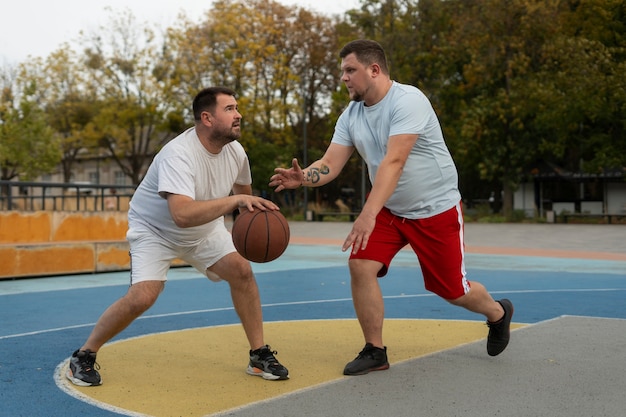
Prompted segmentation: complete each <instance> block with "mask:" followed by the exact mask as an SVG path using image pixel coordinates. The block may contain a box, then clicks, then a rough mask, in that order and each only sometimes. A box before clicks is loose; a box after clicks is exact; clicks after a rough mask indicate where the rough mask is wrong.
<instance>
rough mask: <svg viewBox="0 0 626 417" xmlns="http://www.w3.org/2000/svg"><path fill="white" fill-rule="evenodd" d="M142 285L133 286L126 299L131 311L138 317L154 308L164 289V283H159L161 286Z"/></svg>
mask: <svg viewBox="0 0 626 417" xmlns="http://www.w3.org/2000/svg"><path fill="white" fill-rule="evenodd" d="M141 284H142V283H139V284H135V285H133V286H132V287H131V289H130V290H129V291H128V293H127V294H126V299H127V301H128V304H129V306H130V309H131V310H132V311H133V313H134V314H136V315H139V314H141V313H143V312H144V311H146V310H148V309H149V308H150V307H152V306H153V305H154V303H155V302H156V300H157V298H159V295H160V294H161V291H163V288H164V284H163V283H162V282H160V283H159V284H160V285H144V286H142V285H141Z"/></svg>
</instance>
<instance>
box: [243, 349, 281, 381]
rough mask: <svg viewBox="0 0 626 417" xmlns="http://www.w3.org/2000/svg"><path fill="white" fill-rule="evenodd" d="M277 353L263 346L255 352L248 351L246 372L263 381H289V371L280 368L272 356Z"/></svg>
mask: <svg viewBox="0 0 626 417" xmlns="http://www.w3.org/2000/svg"><path fill="white" fill-rule="evenodd" d="M277 354H278V352H276V351H272V349H271V348H270V347H269V346H268V345H265V346H263V347H262V348H259V349H257V350H251V351H250V363H249V364H248V369H247V370H246V372H247V373H248V374H249V375H255V376H260V377H262V378H263V379H268V380H272V381H274V380H278V379H289V371H288V370H287V368H285V367H284V366H282V365H281V364H280V363H279V362H278V360H277V359H276V357H274V355H277Z"/></svg>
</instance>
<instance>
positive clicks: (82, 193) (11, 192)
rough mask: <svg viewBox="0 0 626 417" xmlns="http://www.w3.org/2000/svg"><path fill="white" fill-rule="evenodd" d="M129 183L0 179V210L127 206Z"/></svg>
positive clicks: (131, 189)
mask: <svg viewBox="0 0 626 417" xmlns="http://www.w3.org/2000/svg"><path fill="white" fill-rule="evenodd" d="M134 191H135V186H132V185H106V184H90V183H78V182H77V183H51V182H26V181H0V210H21V211H38V210H52V211H106V210H117V211H119V210H127V209H128V203H129V201H130V198H131V197H132V195H133V193H134Z"/></svg>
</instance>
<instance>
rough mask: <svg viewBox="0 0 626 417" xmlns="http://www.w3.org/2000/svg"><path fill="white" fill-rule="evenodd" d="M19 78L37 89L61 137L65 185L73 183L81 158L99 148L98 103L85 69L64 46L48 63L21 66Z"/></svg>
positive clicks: (46, 60) (36, 62) (38, 62)
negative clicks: (95, 122)
mask: <svg viewBox="0 0 626 417" xmlns="http://www.w3.org/2000/svg"><path fill="white" fill-rule="evenodd" d="M20 77H21V78H22V79H23V80H24V81H30V82H31V83H33V85H36V86H37V88H36V90H37V95H38V99H37V100H38V102H39V103H40V106H41V108H42V109H43V110H44V111H45V113H46V115H47V116H48V120H49V121H50V127H51V128H52V129H53V130H54V131H55V132H56V134H57V135H58V136H59V145H60V148H61V153H62V160H61V165H62V169H63V181H64V182H70V180H71V178H72V175H73V171H74V166H75V164H76V162H77V160H78V158H79V156H80V155H83V154H85V153H88V152H89V150H91V149H95V148H97V147H98V142H97V140H98V138H97V137H95V136H94V134H93V120H94V117H95V115H96V113H97V107H98V103H97V102H96V98H95V94H94V92H93V88H91V87H90V86H89V85H87V83H86V82H85V71H84V68H83V67H82V65H81V64H80V62H79V60H78V56H77V54H76V53H75V52H74V51H73V50H72V49H70V47H69V45H67V44H65V45H62V46H61V47H60V48H59V49H58V50H56V51H54V52H53V53H52V54H50V55H49V56H48V57H47V58H46V59H45V61H41V60H39V59H35V60H32V61H29V62H26V63H24V64H22V71H21V74H20Z"/></svg>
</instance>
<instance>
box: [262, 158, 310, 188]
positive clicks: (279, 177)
mask: <svg viewBox="0 0 626 417" xmlns="http://www.w3.org/2000/svg"><path fill="white" fill-rule="evenodd" d="M274 172H275V174H274V175H272V176H271V177H270V182H269V186H270V187H276V188H275V189H274V191H277V192H278V191H282V190H286V189H294V188H298V187H300V186H301V185H302V181H303V180H304V172H303V171H302V168H300V165H299V164H298V159H297V158H293V160H292V161H291V168H289V169H287V168H276V169H274Z"/></svg>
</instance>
